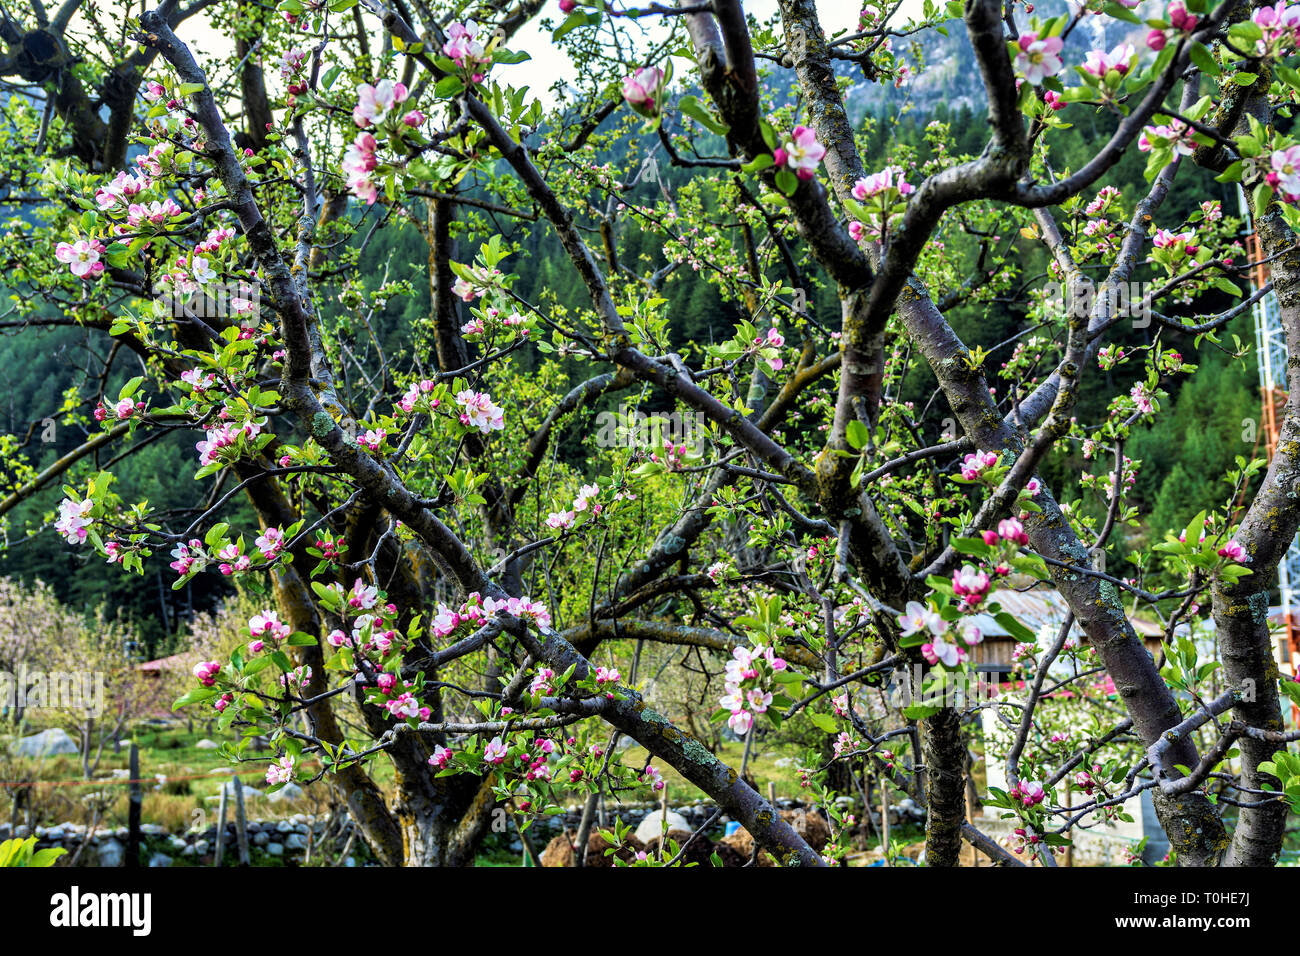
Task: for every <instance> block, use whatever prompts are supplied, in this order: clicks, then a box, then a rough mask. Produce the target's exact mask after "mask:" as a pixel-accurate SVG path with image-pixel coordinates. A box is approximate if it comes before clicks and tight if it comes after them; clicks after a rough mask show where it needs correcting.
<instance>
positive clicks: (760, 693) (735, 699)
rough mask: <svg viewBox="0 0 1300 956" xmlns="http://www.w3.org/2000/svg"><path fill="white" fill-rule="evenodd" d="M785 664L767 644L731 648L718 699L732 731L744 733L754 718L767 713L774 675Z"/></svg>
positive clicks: (783, 667)
mask: <svg viewBox="0 0 1300 956" xmlns="http://www.w3.org/2000/svg"><path fill="white" fill-rule="evenodd" d="M786 667H787V664H786V662H785V661H784V660H783V659H782V658H780V657H777V656H776V651H775V650H773V648H772V647H771V645H768V646H767V647H755V648H749V647H737V648H735V649H733V650H732V652H731V660H729V661H727V667H726V672H725V680H726V691H727V693H726V694H725V695H724V696H723V698H722V700H721V701H720V702H719V703H720V704H721V706H722V707H723V708H724V709H726V710H728V711H730V712H731V716H730V717H728V718H727V725H728V726H729V727H731V729H732V730H733V731H735V732H736V733H738V734H741V735H744V734H746V733H748V732H749V728H750V727H752V726H753V724H754V718H755V717H758V716H761V715H763V714H765V713H767V709H768V707H770V706H771V704H772V687H773V685H774V675H776V674H777V673H779V672H781V671H784V670H785V669H786Z"/></svg>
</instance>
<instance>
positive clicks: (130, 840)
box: [126, 740, 144, 867]
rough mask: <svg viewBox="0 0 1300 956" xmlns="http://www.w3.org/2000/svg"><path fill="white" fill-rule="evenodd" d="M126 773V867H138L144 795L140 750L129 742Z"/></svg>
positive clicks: (132, 742)
mask: <svg viewBox="0 0 1300 956" xmlns="http://www.w3.org/2000/svg"><path fill="white" fill-rule="evenodd" d="M129 759H130V763H129V764H128V766H129V767H130V769H129V770H128V773H130V775H131V784H130V787H131V795H130V797H129V798H128V803H127V811H126V827H127V830H126V865H127V866H129V867H138V866H139V865H140V810H141V809H142V807H143V805H144V794H143V793H142V792H141V790H140V748H139V747H137V746H136V745H135V741H134V740H133V741H131V756H130V758H129Z"/></svg>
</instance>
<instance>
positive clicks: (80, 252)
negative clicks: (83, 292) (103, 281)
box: [54, 239, 107, 279]
mask: <svg viewBox="0 0 1300 956" xmlns="http://www.w3.org/2000/svg"><path fill="white" fill-rule="evenodd" d="M106 251H107V249H106V247H105V246H104V244H103V243H102V242H100V241H99V240H98V239H78V240H77V241H76V242H71V243H69V242H60V243H59V244H58V245H57V246H55V247H54V258H56V259H58V260H59V261H60V262H63V263H66V264H67V266H68V269H69V270H71V272H72V274H73V275H74V276H76V277H77V278H78V279H98V278H99V277H100V276H101V275H103V274H104V262H103V260H102V259H101V258H100V257H101V256H102V255H103V254H104V253H105V252H106Z"/></svg>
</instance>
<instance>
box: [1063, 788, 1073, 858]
mask: <svg viewBox="0 0 1300 956" xmlns="http://www.w3.org/2000/svg"><path fill="white" fill-rule="evenodd" d="M1071 789H1072V788H1071V787H1070V781H1069V780H1066V781H1065V809H1066V810H1069V809H1070V806H1071V804H1072V803H1073V802H1074V801H1073V800H1072V799H1071V798H1070V790H1071ZM1067 816H1068V814H1067ZM1065 865H1066V866H1074V841H1073V840H1071V841H1070V845H1069V846H1067V847H1066V848H1065Z"/></svg>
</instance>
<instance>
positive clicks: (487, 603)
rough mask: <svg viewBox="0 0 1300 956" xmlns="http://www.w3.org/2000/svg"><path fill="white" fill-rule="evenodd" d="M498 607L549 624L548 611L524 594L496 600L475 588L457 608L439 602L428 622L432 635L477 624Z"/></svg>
mask: <svg viewBox="0 0 1300 956" xmlns="http://www.w3.org/2000/svg"><path fill="white" fill-rule="evenodd" d="M498 611H504V612H505V613H507V614H510V615H512V616H513V617H518V618H522V619H524V620H528V621H532V622H534V623H535V624H537V626H539V627H550V626H551V612H550V611H548V610H547V609H546V605H544V604H540V603H538V602H536V601H532V600H529V598H528V597H527V596H526V595H525V596H524V597H518V598H505V599H504V600H498V599H496V598H490V597H489V598H484V597H481V596H480V595H479V593H478V592H477V591H474V592H472V593H471V594H470V595H469V596H468V597H467V598H466V599H465V603H463V604H462V605H461V606H460V608H459V610H455V611H453V610H452V609H451V608H449V607H447V605H445V604H442V603H439V604H438V611H437V613H436V614H435V615H434V617H433V622H432V624H431V625H430V626H431V627H432V629H433V633H434V635H435V636H437V637H448V636H449V635H451V634H454V633H455V632H456V631H457V630H458V629H459V628H461V627H462V626H464V625H466V624H469V625H472V626H473V627H481V626H482V625H483V624H486V623H487V621H488V618H490V617H491V616H492V615H493V614H496V613H497V612H498Z"/></svg>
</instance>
